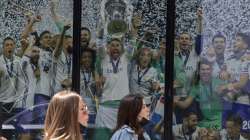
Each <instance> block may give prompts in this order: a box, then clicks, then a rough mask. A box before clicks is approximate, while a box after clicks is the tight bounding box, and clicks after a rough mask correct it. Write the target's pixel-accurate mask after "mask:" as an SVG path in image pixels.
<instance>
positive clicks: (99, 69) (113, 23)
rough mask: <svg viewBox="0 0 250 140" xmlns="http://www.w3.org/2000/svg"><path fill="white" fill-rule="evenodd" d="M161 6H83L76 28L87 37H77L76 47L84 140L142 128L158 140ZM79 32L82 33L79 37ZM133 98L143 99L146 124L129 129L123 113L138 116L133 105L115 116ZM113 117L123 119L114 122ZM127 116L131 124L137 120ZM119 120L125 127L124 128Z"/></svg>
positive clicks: (115, 2)
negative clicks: (86, 118) (78, 49)
mask: <svg viewBox="0 0 250 140" xmlns="http://www.w3.org/2000/svg"><path fill="white" fill-rule="evenodd" d="M165 6H166V5H165V2H164V1H160V0H157V1H154V2H153V1H144V0H139V1H132V0H102V1H101V0H99V1H98V0H94V1H93V0H89V1H88V0H85V1H84V2H83V15H82V26H83V27H87V28H88V29H89V30H90V32H91V39H89V38H88V37H84V36H82V41H83V42H82V47H84V48H86V49H84V51H83V53H82V56H81V64H82V65H81V95H82V97H83V98H84V99H85V102H86V103H87V104H88V106H89V111H90V112H89V114H90V116H89V127H88V132H89V133H87V137H88V138H90V139H96V140H99V139H102V140H106V139H107V140H108V139H110V137H111V136H112V134H113V138H115V137H117V136H119V132H117V131H114V130H117V129H118V130H122V129H121V128H123V127H124V125H125V124H127V125H128V126H129V129H131V130H134V128H132V127H138V128H144V130H145V132H147V135H148V136H150V137H151V138H152V139H161V138H160V135H161V134H160V133H161V132H160V128H161V127H162V122H163V121H162V120H163V109H164V104H163V103H162V102H161V100H160V99H161V98H162V97H163V91H164V66H165V54H164V52H165V44H164V43H165V40H164V38H165V31H166V29H165V28H166V26H165V13H166V10H165ZM85 32H86V29H85V30H82V35H84V33H85ZM87 36H89V34H88V35H87ZM84 40H85V41H84ZM160 42H162V44H161V45H160ZM95 56H96V57H95ZM94 66H95V67H94ZM136 93H137V94H140V95H141V96H143V98H144V101H145V104H147V105H148V111H149V112H150V115H149V117H147V116H145V115H144V118H147V119H148V120H147V123H146V124H140V125H139V126H133V125H135V124H133V123H132V122H131V121H132V120H130V119H129V117H131V114H130V113H129V112H138V111H140V110H139V108H140V105H136V103H134V102H135V101H132V102H133V103H134V104H135V105H133V104H128V103H126V104H127V105H121V109H120V110H121V111H118V110H119V104H120V102H121V100H123V97H124V96H127V95H129V94H131V95H133V94H136ZM126 98H128V97H126ZM131 98H134V97H131ZM130 100H131V99H130ZM128 102H129V101H128ZM131 105H133V106H131ZM137 107H139V108H137ZM136 108H137V110H134V111H133V109H136ZM122 111H124V112H122ZM117 113H118V114H119V113H120V114H123V118H121V117H120V118H118V120H117V117H118V116H120V115H117ZM138 113H139V112H138ZM129 115H130V116H129ZM132 116H133V120H134V121H137V117H138V116H139V115H138V114H136V113H135V114H132ZM123 119H126V120H129V121H130V122H126V123H124V122H123V121H124V120H123ZM117 121H118V122H117ZM131 124H132V125H131ZM156 129H157V132H156ZM113 132H116V133H113ZM120 139H124V138H120Z"/></svg>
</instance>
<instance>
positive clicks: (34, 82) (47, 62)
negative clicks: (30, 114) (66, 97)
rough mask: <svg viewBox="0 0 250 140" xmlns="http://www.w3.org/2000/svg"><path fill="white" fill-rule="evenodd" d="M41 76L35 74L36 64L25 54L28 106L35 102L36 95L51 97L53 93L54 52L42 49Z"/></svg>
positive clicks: (23, 62)
mask: <svg viewBox="0 0 250 140" xmlns="http://www.w3.org/2000/svg"><path fill="white" fill-rule="evenodd" d="M38 65H39V70H40V77H39V78H36V77H35V75H34V69H35V66H34V65H33V64H31V63H30V58H29V57H26V56H24V57H23V58H22V66H23V71H24V73H25V76H26V83H27V84H28V90H27V97H26V104H25V105H26V107H30V106H31V105H33V104H34V95H35V94H42V95H45V96H48V97H50V96H51V95H52V89H51V81H52V78H53V73H52V72H53V71H52V54H51V52H49V51H44V50H40V58H39V61H38Z"/></svg>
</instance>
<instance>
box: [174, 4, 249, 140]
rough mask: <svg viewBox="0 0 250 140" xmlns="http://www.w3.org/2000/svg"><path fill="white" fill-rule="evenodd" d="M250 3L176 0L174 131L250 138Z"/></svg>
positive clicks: (203, 136)
mask: <svg viewBox="0 0 250 140" xmlns="http://www.w3.org/2000/svg"><path fill="white" fill-rule="evenodd" d="M248 5H249V2H248V1H243V0H242V1H241V0H240V1H231V0H229V1H228V0H221V1H217V0H204V1H192V2H186V1H181V0H177V1H176V7H177V8H176V14H177V18H176V25H177V26H176V45H175V60H174V61H175V63H174V67H175V79H174V87H175V97H174V105H175V108H174V114H173V115H174V117H175V120H174V121H173V123H174V125H173V134H174V137H175V138H178V139H189V138H190V137H191V138H192V139H220V138H221V139H249V136H250V131H249V130H250V128H249V119H250V118H249V115H250V114H249V108H250V100H249V99H250V98H249V91H250V90H249V87H250V85H249V74H250V73H249V70H250V69H249V68H250V67H249V66H250V65H249V64H250V63H249V62H250V61H249V45H250V44H249V40H250V36H249V35H250V34H249V21H248V19H249V10H248Z"/></svg>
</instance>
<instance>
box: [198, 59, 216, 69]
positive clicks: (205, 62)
mask: <svg viewBox="0 0 250 140" xmlns="http://www.w3.org/2000/svg"><path fill="white" fill-rule="evenodd" d="M199 63H200V64H199V65H200V66H201V65H203V64H204V65H209V66H210V67H212V65H213V64H212V63H211V62H209V61H208V60H207V59H205V58H202V59H201V60H200V62H199ZM199 68H200V67H199Z"/></svg>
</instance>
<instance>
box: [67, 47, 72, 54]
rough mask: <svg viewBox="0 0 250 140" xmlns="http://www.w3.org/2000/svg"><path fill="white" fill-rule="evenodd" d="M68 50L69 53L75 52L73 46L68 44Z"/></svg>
mask: <svg viewBox="0 0 250 140" xmlns="http://www.w3.org/2000/svg"><path fill="white" fill-rule="evenodd" d="M67 52H68V53H69V54H72V53H73V48H72V47H69V46H68V48H67Z"/></svg>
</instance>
